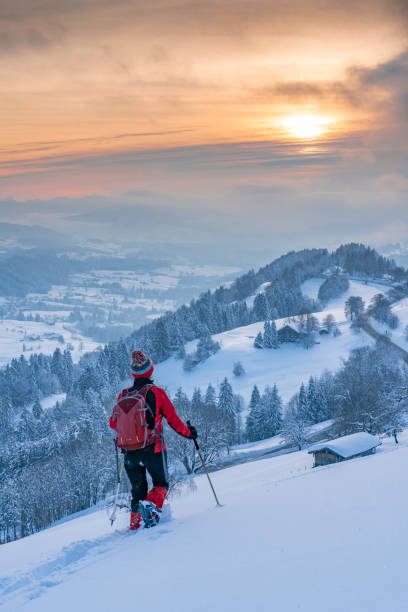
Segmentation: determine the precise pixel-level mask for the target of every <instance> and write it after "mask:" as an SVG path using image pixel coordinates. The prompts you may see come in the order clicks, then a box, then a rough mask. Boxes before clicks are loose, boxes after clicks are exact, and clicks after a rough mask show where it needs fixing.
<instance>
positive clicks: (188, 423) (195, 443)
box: [187, 421, 221, 508]
mask: <svg viewBox="0 0 408 612" xmlns="http://www.w3.org/2000/svg"><path fill="white" fill-rule="evenodd" d="M190 425H191V423H190V421H187V427H190ZM192 440H193V442H194V446H195V447H196V451H197V454H198V456H199V457H200V460H201V465H202V466H203V470H204V472H205V475H206V476H207V478H208V482H209V483H210V487H211V491H212V492H213V494H214V497H215V501H216V502H217V506H219V507H220V508H221V504H220V502H219V501H218V497H217V494H216V492H215V489H214V486H213V483H212V482H211V478H210V475H209V473H208V470H207V466H206V465H205V461H204V458H203V456H202V454H201V452H200V447H199V446H198V442H197V440H196V439H195V438H192Z"/></svg>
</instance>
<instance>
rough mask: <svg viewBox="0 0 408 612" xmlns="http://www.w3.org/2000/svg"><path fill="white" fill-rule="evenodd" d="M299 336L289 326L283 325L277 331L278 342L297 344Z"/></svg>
mask: <svg viewBox="0 0 408 612" xmlns="http://www.w3.org/2000/svg"><path fill="white" fill-rule="evenodd" d="M300 338H301V334H300V333H299V332H298V331H296V329H294V328H293V327H291V326H290V325H284V326H283V327H281V328H280V329H279V330H278V340H279V342H281V343H282V342H299V340H300Z"/></svg>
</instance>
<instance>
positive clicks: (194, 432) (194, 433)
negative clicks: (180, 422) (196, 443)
mask: <svg viewBox="0 0 408 612" xmlns="http://www.w3.org/2000/svg"><path fill="white" fill-rule="evenodd" d="M188 428H189V430H190V438H191V439H192V440H197V436H198V433H197V430H196V428H195V427H194V425H189V426H188Z"/></svg>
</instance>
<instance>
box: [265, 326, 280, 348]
mask: <svg viewBox="0 0 408 612" xmlns="http://www.w3.org/2000/svg"><path fill="white" fill-rule="evenodd" d="M263 345H264V347H265V348H273V349H277V348H279V342H278V332H277V330H276V323H275V321H272V322H269V321H265V325H264V336H263Z"/></svg>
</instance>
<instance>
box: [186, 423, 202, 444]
mask: <svg viewBox="0 0 408 612" xmlns="http://www.w3.org/2000/svg"><path fill="white" fill-rule="evenodd" d="M186 422H187V427H188V428H189V429H190V426H191V422H190V421H186ZM191 439H192V441H193V442H194V446H195V447H196V449H197V450H200V447H199V446H198V442H197V440H196V439H195V438H191Z"/></svg>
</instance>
